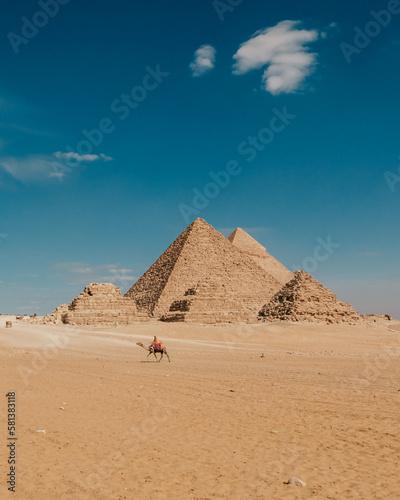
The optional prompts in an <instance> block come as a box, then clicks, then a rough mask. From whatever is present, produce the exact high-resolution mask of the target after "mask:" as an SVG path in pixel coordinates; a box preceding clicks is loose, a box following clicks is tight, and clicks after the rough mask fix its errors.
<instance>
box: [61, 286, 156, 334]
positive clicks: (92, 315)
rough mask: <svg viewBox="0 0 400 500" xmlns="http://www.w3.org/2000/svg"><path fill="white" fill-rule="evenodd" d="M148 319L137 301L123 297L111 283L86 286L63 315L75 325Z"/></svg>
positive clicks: (125, 323) (123, 323) (122, 322)
mask: <svg viewBox="0 0 400 500" xmlns="http://www.w3.org/2000/svg"><path fill="white" fill-rule="evenodd" d="M146 319H148V317H147V315H146V314H143V313H142V314H138V312H137V308H136V303H135V301H134V300H132V299H130V298H128V297H122V295H121V290H120V289H119V288H118V287H117V286H115V285H112V284H111V283H91V284H90V285H89V286H86V287H85V289H84V291H83V292H82V293H81V294H80V295H78V296H77V297H76V298H75V299H74V300H73V301H72V302H71V304H70V305H69V306H68V307H67V310H66V311H65V312H64V314H63V315H62V321H63V322H64V323H69V324H73V325H109V324H120V325H129V324H131V323H135V322H137V321H143V320H146Z"/></svg>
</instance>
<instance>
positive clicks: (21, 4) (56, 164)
mask: <svg viewBox="0 0 400 500" xmlns="http://www.w3.org/2000/svg"><path fill="white" fill-rule="evenodd" d="M46 10H47V11H48V12H49V13H50V14H51V15H48V14H46V13H45V11H46ZM372 11H374V12H372ZM399 28H400V2H398V1H397V0H390V1H388V2H385V1H381V2H378V1H353V2H351V4H350V5H349V2H344V1H338V0H336V1H325V2H320V1H319V2H317V1H309V2H306V5H305V2H298V1H294V0H293V1H288V0H284V1H282V2H280V3H279V5H278V4H277V2H266V1H265V0H264V1H258V0H243V1H242V2H240V1H239V0H235V1H233V0H230V1H219V2H213V1H212V0H210V1H204V0H199V1H197V0H194V1H190V2H178V1H168V2H163V1H153V0H148V1H147V2H135V1H128V0H126V1H122V0H115V1H113V2H102V3H101V4H96V5H94V4H93V2H88V1H85V0H83V1H80V2H77V1H76V0H69V1H68V0H63V1H60V0H59V1H58V2H56V1H55V0H43V2H38V3H36V2H28V1H18V0H16V1H15V2H13V3H12V4H9V5H8V4H7V5H4V6H3V7H2V16H1V19H0V40H1V42H0V51H1V52H0V57H1V61H2V65H1V68H2V70H1V73H0V207H1V216H0V258H1V263H2V266H1V274H0V312H1V313H33V312H37V313H39V314H44V313H48V312H50V311H52V310H53V309H54V308H55V307H56V306H57V305H59V304H60V303H64V302H67V303H69V302H70V301H71V300H72V298H73V297H74V296H76V295H77V294H79V293H80V292H81V291H82V290H83V287H84V286H85V285H86V284H88V283H90V282H93V281H110V282H113V283H115V284H116V285H118V286H120V287H121V288H122V290H123V291H124V292H125V291H126V290H127V289H128V288H129V287H130V286H131V285H132V284H133V282H134V281H135V280H136V279H137V278H138V277H139V276H140V275H141V274H142V273H143V272H144V271H145V270H146V269H147V268H148V267H149V266H150V265H151V264H152V263H153V262H154V260H156V258H158V256H159V255H160V254H161V253H162V252H163V251H164V250H165V248H166V247H167V246H168V245H169V244H170V243H171V242H172V241H173V240H174V238H175V237H176V236H177V235H178V234H179V233H180V232H181V231H182V230H183V229H184V228H185V227H186V226H187V225H188V223H189V222H190V221H191V220H193V219H194V218H196V217H202V218H204V219H205V220H206V221H207V222H209V223H210V224H212V225H213V226H214V227H215V228H216V229H218V230H220V231H222V232H223V233H224V234H225V235H228V234H229V232H230V231H231V230H233V229H234V228H235V227H237V226H240V227H243V228H245V229H246V230H248V232H249V233H250V234H252V236H253V237H255V238H256V239H257V240H258V241H260V243H262V244H263V245H264V246H265V247H266V248H267V250H268V251H269V252H270V253H271V254H272V255H274V256H275V257H276V258H278V259H279V260H280V261H281V262H283V263H284V264H285V265H286V266H287V267H288V268H289V269H298V268H303V269H305V270H306V271H309V272H311V274H313V275H314V277H316V278H317V279H318V280H320V281H321V282H322V283H323V284H324V285H326V286H328V287H329V288H331V289H332V290H333V291H334V292H335V293H336V294H337V295H338V297H339V298H340V299H341V300H345V301H349V302H350V303H351V304H352V305H353V306H354V307H355V308H356V309H358V310H360V312H362V313H369V312H370V313H390V314H392V315H394V316H395V317H397V318H400V311H399V302H400V300H399V297H400V285H399V283H400V279H399V278H400V266H399V243H400V237H399V231H398V217H399V213H400V210H399V208H400V182H399V181H400V177H399V175H400V172H399V170H400V169H399V166H400V158H399V157H400V141H399V120H398V116H399V98H398V89H399V83H400V64H399V62H400V61H399V59H400V36H399ZM216 179H217V180H216ZM218 182H219V185H218V184H217V183H218ZM199 193H200V195H199ZM321 242H324V243H325V246H326V245H328V249H329V250H323V248H324V244H321ZM327 242H328V243H327ZM329 242H332V243H333V246H329ZM321 245H322V247H321Z"/></svg>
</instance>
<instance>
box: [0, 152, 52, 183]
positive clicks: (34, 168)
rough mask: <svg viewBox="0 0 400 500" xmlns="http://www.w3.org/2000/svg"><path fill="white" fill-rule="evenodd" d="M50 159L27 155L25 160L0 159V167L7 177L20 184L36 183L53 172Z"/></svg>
mask: <svg viewBox="0 0 400 500" xmlns="http://www.w3.org/2000/svg"><path fill="white" fill-rule="evenodd" d="M51 164H52V157H51V156H47V155H29V156H26V157H25V158H15V157H9V158H1V159H0V167H1V168H2V169H3V170H4V171H5V172H7V173H8V174H9V175H11V176H12V177H14V179H17V180H19V181H22V182H27V181H38V180H41V179H46V178H47V177H49V174H50V172H53V168H52V166H51Z"/></svg>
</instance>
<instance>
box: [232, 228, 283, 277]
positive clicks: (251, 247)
mask: <svg viewBox="0 0 400 500" xmlns="http://www.w3.org/2000/svg"><path fill="white" fill-rule="evenodd" d="M228 240H229V241H230V242H231V243H232V244H233V245H235V246H236V247H237V248H239V249H240V250H242V252H245V253H246V254H248V255H249V257H250V258H251V259H252V260H253V261H254V262H255V263H256V264H257V265H258V266H260V267H261V268H262V269H264V270H265V271H267V273H268V274H270V275H271V276H273V277H274V278H275V279H276V280H277V281H278V282H279V283H280V284H281V285H284V284H285V283H287V282H288V281H289V280H291V279H292V278H293V273H292V272H291V271H289V269H287V268H286V267H285V266H284V265H283V264H281V263H280V262H279V261H278V260H276V259H275V257H273V256H272V255H270V254H269V253H268V252H267V250H266V249H265V248H264V247H263V246H262V245H261V244H260V243H258V241H256V240H255V239H254V238H253V237H251V236H250V235H249V234H248V233H246V231H244V230H243V229H242V228H240V227H238V228H236V229H235V230H234V231H233V233H232V234H231V235H230V236H228Z"/></svg>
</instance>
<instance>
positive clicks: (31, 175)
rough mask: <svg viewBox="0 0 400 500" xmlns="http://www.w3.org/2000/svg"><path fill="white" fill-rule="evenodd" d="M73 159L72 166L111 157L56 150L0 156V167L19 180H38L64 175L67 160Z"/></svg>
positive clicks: (69, 170)
mask: <svg viewBox="0 0 400 500" xmlns="http://www.w3.org/2000/svg"><path fill="white" fill-rule="evenodd" d="M54 158H57V159H58V160H60V161H64V162H65V163H66V166H65V167H64V166H63V165H62V164H60V163H57V162H56V161H55V160H54ZM71 159H72V160H74V162H73V165H72V166H73V167H76V166H78V164H79V163H81V162H84V163H91V162H94V161H97V160H101V161H110V160H112V158H111V157H110V156H106V155H105V154H103V153H101V154H99V155H94V154H92V155H79V154H78V153H62V152H61V151H56V152H55V153H53V154H52V155H28V156H25V157H22V158H17V157H6V158H0V168H1V169H2V170H3V171H5V172H6V173H8V174H9V175H11V176H12V177H14V179H17V180H18V181H21V182H29V181H33V182H40V181H45V180H46V179H49V178H54V177H57V178H62V177H65V175H66V172H67V173H68V172H71V171H72V168H71V167H70V166H69V163H68V162H69V161H70V160H71Z"/></svg>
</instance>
